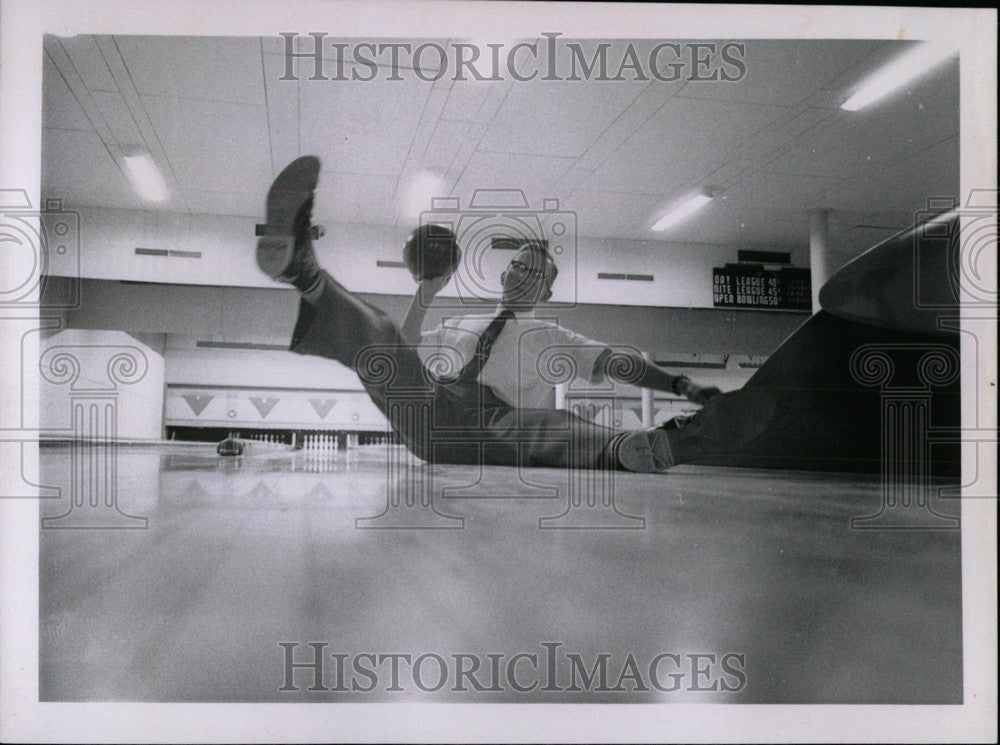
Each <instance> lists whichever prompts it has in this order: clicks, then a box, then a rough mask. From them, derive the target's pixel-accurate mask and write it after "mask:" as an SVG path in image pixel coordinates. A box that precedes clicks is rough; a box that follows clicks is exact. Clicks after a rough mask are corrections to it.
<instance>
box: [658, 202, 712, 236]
mask: <svg viewBox="0 0 1000 745" xmlns="http://www.w3.org/2000/svg"><path fill="white" fill-rule="evenodd" d="M711 201H712V197H711V196H710V195H708V194H705V193H698V194H693V195H692V196H690V197H688V198H687V199H685V200H684V201H683V202H680V203H679V204H677V205H676V206H675V207H672V208H671V209H670V211H669V212H667V213H666V214H665V215H664V216H663V217H661V218H660V219H659V220H657V221H656V222H655V223H653V230H655V231H657V232H660V231H662V230H666V229H667V228H669V227H671V226H673V225H676V224H677V223H679V222H680V221H681V220H683V219H684V218H686V217H690V216H691V215H693V214H694V213H695V212H697V211H698V210H700V209H701V208H702V207H704V206H705V205H706V204H708V203H709V202H711Z"/></svg>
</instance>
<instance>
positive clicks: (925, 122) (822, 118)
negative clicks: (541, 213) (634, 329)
mask: <svg viewBox="0 0 1000 745" xmlns="http://www.w3.org/2000/svg"><path fill="white" fill-rule="evenodd" d="M327 41H328V42H329V41H332V38H331V39H328V40H327ZM571 41H572V40H567V39H565V38H562V39H560V43H561V44H563V45H565V44H566V43H569V42H571ZM297 43H299V44H300V45H301V43H302V39H300V40H299V42H297ZM308 43H309V44H311V40H309V42H308ZM412 43H413V44H414V45H415V44H416V43H417V42H415V41H414V42H412ZM439 43H444V42H439ZM597 43H598V42H596V41H592V40H591V41H587V42H586V43H584V45H583V48H584V56H585V57H586V58H587V60H588V64H589V61H590V59H592V57H593V54H594V52H595V50H596V48H597V46H596V45H597ZM609 43H610V44H611V47H610V48H609V49H610V52H609V56H608V58H609V74H612V75H613V74H614V73H615V72H617V67H618V64H619V63H620V61H621V49H622V46H623V44H624V42H622V41H620V40H619V41H613V42H611V41H609ZM657 43H659V42H657V41H650V40H647V41H642V42H637V43H636V45H635V46H636V49H637V50H638V51H639V57H640V58H642V57H643V56H644V55H648V52H649V50H650V49H652V47H653V46H654V45H655V44H657ZM746 44H747V56H746V61H747V76H746V78H745V79H744V80H742V81H740V82H737V83H699V82H696V81H694V82H685V81H684V80H680V81H675V82H661V81H655V80H654V81H638V82H637V81H632V80H628V79H626V80H622V81H616V82H614V83H602V82H598V81H594V80H590V81H587V80H578V81H572V82H570V81H562V82H555V81H543V80H535V81H533V82H528V83H525V82H515V81H513V80H511V79H506V80H503V81H473V80H467V81H458V82H456V81H452V80H450V79H449V78H448V77H447V76H446V77H444V78H442V79H440V80H438V81H435V82H433V83H431V82H422V81H420V80H419V79H417V78H416V77H415V76H414V75H412V74H406V73H405V72H404V75H403V77H404V80H401V81H400V80H386V79H385V78H386V77H388V72H387V68H385V67H382V68H380V69H381V70H382V73H383V74H382V75H381V76H380V78H379V79H377V80H373V81H369V82H360V81H335V80H332V81H330V80H328V81H309V80H306V79H302V80H298V81H296V80H290V81H282V80H279V78H280V77H281V75H282V74H283V72H284V57H283V55H282V54H281V52H282V49H283V46H282V42H281V40H280V39H275V38H268V39H254V38H231V39H218V38H208V37H205V38H168V37H109V36H101V37H85V36H80V37H74V38H72V39H59V38H57V37H48V38H46V40H45V50H46V59H45V67H44V71H45V83H44V111H43V114H44V121H45V127H46V129H45V148H46V150H45V154H44V158H45V163H44V168H43V189H44V190H45V191H46V192H47V193H50V192H58V193H57V194H55V195H56V196H62V197H63V198H64V199H66V200H67V203H68V204H73V203H76V204H94V205H106V206H113V207H134V208H143V209H150V208H151V206H149V205H141V203H140V202H139V200H138V199H137V198H136V197H135V195H134V194H133V193H132V190H131V188H130V187H129V185H128V182H127V180H126V179H125V177H124V176H123V175H122V174H121V171H120V170H119V168H118V166H117V165H116V164H115V161H114V157H117V156H116V155H115V156H113V155H112V154H116V153H118V146H119V145H122V146H130V145H143V146H144V147H146V148H148V149H149V150H150V152H151V153H152V155H153V157H154V159H155V161H156V162H157V164H158V165H160V166H161V169H162V170H163V171H164V176H165V178H166V180H167V183H168V185H169V188H170V189H171V198H170V200H169V201H168V202H166V203H164V204H162V205H155V206H154V207H155V209H156V210H165V211H167V212H171V211H174V212H178V213H186V212H189V211H193V212H204V213H207V214H219V215H226V214H229V215H239V216H259V215H260V214H261V213H262V211H263V199H264V194H265V193H266V190H267V187H268V185H269V183H270V180H271V179H272V178H273V177H274V175H275V174H276V173H277V171H279V170H280V169H281V168H283V167H284V166H285V165H286V164H287V163H288V162H289V161H290V160H292V159H293V158H295V157H297V156H298V155H301V154H307V153H313V154H316V155H318V156H320V158H321V159H322V160H323V165H324V171H323V175H322V180H321V184H320V190H319V192H318V194H317V206H316V214H317V219H319V220H322V221H323V222H325V223H326V224H327V225H328V227H329V226H330V225H331V224H336V223H350V222H356V223H361V224H366V225H393V224H395V223H396V222H397V221H399V222H400V224H402V223H404V222H405V223H406V224H409V222H411V221H412V218H410V217H407V216H401V215H400V214H398V213H399V204H400V196H401V194H402V193H405V190H406V186H407V184H408V183H409V180H410V179H411V178H412V177H413V175H414V174H416V173H417V172H419V171H420V170H422V169H434V170H437V171H438V172H440V173H442V174H443V175H444V179H445V189H446V190H448V191H449V192H450V193H452V194H453V195H455V196H459V197H461V200H462V205H463V207H468V204H469V199H470V197H471V196H472V193H473V192H474V191H475V190H476V189H483V188H508V189H510V188H513V189H522V190H524V191H525V192H526V197H527V199H528V202H529V208H528V209H537V208H538V207H539V205H540V201H541V199H542V198H543V197H557V198H559V199H560V200H561V207H562V208H563V209H570V210H573V211H574V212H576V213H577V217H578V225H579V228H578V229H579V232H580V234H581V235H587V236H590V237H608V238H623V239H624V238H632V239H638V240H645V241H649V242H665V243H672V242H677V241H681V242H684V243H692V244H696V243H706V244H726V243H734V244H735V243H738V244H740V245H749V246H754V245H757V246H769V245H773V246H783V247H786V248H792V247H798V248H800V249H801V247H802V246H803V243H804V242H807V240H808V210H809V209H811V208H812V207H815V206H824V207H827V208H829V209H832V210H833V214H832V215H831V226H832V230H836V231H838V232H840V233H844V234H846V233H849V232H851V231H854V232H853V235H854V236H855V238H857V237H858V235H859V233H858V232H857V231H859V230H872V231H875V232H878V231H879V230H885V229H889V228H891V227H892V226H894V225H895V224H897V223H901V222H905V221H907V220H911V219H912V213H913V212H914V211H915V210H918V209H919V208H920V205H921V204H923V203H925V202H926V198H927V197H928V196H937V195H941V194H953V193H954V192H955V191H957V184H958V146H957V145H958V143H957V132H958V80H957V65H956V64H954V63H951V64H950V66H949V65H945V66H943V67H942V68H941V69H939V70H938V71H937V72H935V73H934V74H932V75H930V76H927V77H925V78H924V79H923V80H921V81H918V82H917V83H914V84H913V85H911V86H910V87H909V89H908V90H907V91H904V92H903V93H901V94H899V95H897V96H896V97H895V98H894V99H890V100H888V101H886V102H883V103H880V104H878V105H874V106H872V107H870V108H868V109H865V110H862V111H860V112H856V113H850V112H845V111H842V110H840V109H839V103H840V101H842V100H843V97H844V95H845V94H846V92H847V91H849V90H850V89H852V88H853V87H854V86H855V85H856V84H857V82H858V81H859V80H862V79H863V78H864V77H866V76H867V75H868V74H869V73H870V72H871V71H872V70H874V69H875V68H876V67H877V66H878V65H879V64H881V63H882V62H883V61H885V60H886V59H888V58H889V57H891V56H893V55H894V54H897V53H898V52H899V50H900V49H901V48H902V46H903V45H901V44H897V43H895V42H889V41H879V42H870V41H816V42H795V41H770V40H753V41H748V42H746ZM544 47H545V45H544V44H541V45H540V51H541V52H542V53H541V55H540V59H539V64H538V67H539V69H542V70H544V69H545V67H546V64H547V59H546V51H545V48H544ZM563 48H566V47H565V46H564V47H563ZM299 51H303V50H302V49H299ZM334 54H335V53H334V52H333V51H332V47H329V48H327V49H325V50H324V58H325V60H326V63H325V64H326V65H327V66H328V67H327V69H328V70H329V72H330V73H331V74H332V73H333V72H334V71H335V67H330V66H329V65H332V60H333V56H334ZM559 64H560V65H562V66H563V67H564V68H565V69H561V71H560V74H562V75H569V74H570V73H571V70H570V67H569V64H568V58H560V60H559ZM578 64H579V61H578ZM346 69H347V70H348V72H349V70H350V69H351V66H350V65H348V67H347V68H346ZM628 77H630V75H629V73H628V71H626V78H628ZM64 78H65V79H66V80H69V83H70V85H69V87H67V83H66V81H65V80H64ZM265 81H266V86H265ZM78 101H79V102H82V105H81V103H78ZM84 112H86V113H84ZM147 113H148V118H147ZM63 130H65V131H68V134H66V132H63ZM72 130H78V131H76V132H74V131H72ZM161 146H162V150H161ZM109 150H110V153H109ZM698 185H704V186H709V187H715V188H717V189H720V190H722V193H721V194H720V197H719V198H718V199H716V200H715V201H714V202H713V203H712V204H711V205H709V206H708V207H706V208H705V210H704V211H702V212H700V213H699V214H698V215H697V216H695V217H694V218H692V219H691V220H689V221H687V222H685V223H683V224H682V225H679V226H677V227H676V228H674V229H672V230H671V231H670V232H669V233H655V234H654V233H651V232H650V230H649V224H650V223H651V222H652V220H653V219H654V218H655V216H656V213H657V212H658V211H659V210H661V209H662V208H663V207H664V206H665V205H666V204H667V203H668V202H669V201H670V200H672V199H674V198H676V196H677V195H678V194H680V193H681V192H683V191H686V190H688V189H691V188H693V187H695V186H698ZM855 219H856V220H859V221H862V222H863V221H864V220H868V221H869V222H870V223H871V224H872V227H870V228H865V227H860V228H859V227H856V225H855V223H853V222H852V220H855ZM876 220H880V221H885V222H886V223H887V225H884V226H883V225H881V224H880V223H878V222H874V221H876ZM859 224H860V223H859ZM848 243H849V242H848ZM838 246H839V244H838ZM838 250H840V249H839V248H838Z"/></svg>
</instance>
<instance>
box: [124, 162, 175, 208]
mask: <svg viewBox="0 0 1000 745" xmlns="http://www.w3.org/2000/svg"><path fill="white" fill-rule="evenodd" d="M125 166H126V167H127V168H128V172H129V180H130V181H131V182H132V188H133V189H135V191H136V193H137V194H138V195H139V196H140V197H142V198H143V199H145V200H146V201H147V202H162V201H163V200H165V199H166V198H167V185H166V183H165V182H164V181H163V176H162V175H161V174H160V170H159V169H158V168H157V167H156V163H154V162H153V158H152V157H151V156H150V155H149V153H134V154H132V155H126V156H125Z"/></svg>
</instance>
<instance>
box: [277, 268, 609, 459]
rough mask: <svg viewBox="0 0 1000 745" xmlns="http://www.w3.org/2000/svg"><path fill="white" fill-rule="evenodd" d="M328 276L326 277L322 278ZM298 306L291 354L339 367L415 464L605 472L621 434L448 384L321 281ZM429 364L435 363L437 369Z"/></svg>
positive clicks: (343, 293) (364, 307)
mask: <svg viewBox="0 0 1000 745" xmlns="http://www.w3.org/2000/svg"><path fill="white" fill-rule="evenodd" d="M324 274H325V273H324ZM325 279H326V282H325V287H324V289H323V291H322V294H321V296H320V297H319V298H318V299H316V300H313V301H311V302H306V301H303V302H302V303H301V304H300V306H299V317H298V321H297V322H296V324H295V331H294V332H293V335H292V343H291V350H292V351H293V352H298V353H299V354H312V355H317V356H320V357H326V358H328V359H333V360H337V361H338V362H340V363H342V364H344V365H347V366H348V367H350V368H351V369H353V370H354V371H355V372H357V374H358V376H359V377H360V378H361V382H362V384H363V385H364V387H365V390H366V391H367V392H368V395H369V396H370V397H371V399H372V401H374V402H375V405H376V406H378V407H379V410H381V411H382V413H383V414H384V415H385V416H386V418H387V419H388V420H389V423H390V425H391V426H392V428H393V430H394V431H395V432H396V434H397V435H398V436H399V438H400V440H401V441H402V442H403V444H405V445H406V447H407V448H408V449H409V450H410V451H411V452H412V453H413V454H414V455H416V456H417V457H419V458H422V459H423V460H426V461H429V462H432V463H433V462H436V463H464V464H479V463H482V464H488V465H501V466H514V465H518V464H523V465H527V466H549V467H557V468H564V467H573V468H601V467H605V466H608V465H610V464H607V463H606V460H607V456H606V454H605V450H606V447H607V445H608V443H609V442H610V441H611V439H612V438H613V437H614V436H615V434H616V433H615V431H614V430H613V429H609V428H607V427H601V426H599V425H596V424H593V423H591V422H588V421H586V420H584V419H581V418H580V417H578V416H576V415H574V414H571V413H569V412H567V411H559V410H555V409H518V408H514V407H513V406H511V405H510V404H508V403H506V402H505V401H503V400H501V399H500V398H499V397H498V396H497V395H496V394H495V393H494V392H493V390H492V389H490V388H489V387H488V386H484V385H481V384H479V383H476V382H471V383H442V382H439V381H437V380H435V379H434V377H433V376H432V375H431V373H430V372H429V371H428V370H427V369H426V368H425V367H424V364H423V362H422V361H421V359H420V357H419V356H418V355H417V352H416V349H414V347H413V346H412V345H411V344H408V343H407V342H406V341H405V340H404V339H403V337H402V335H401V334H400V332H399V329H398V328H397V327H396V324H394V323H393V322H392V320H391V319H390V318H389V317H388V316H387V315H386V314H385V313H383V312H382V311H381V310H379V309H378V308H374V307H372V306H371V305H369V304H368V303H366V302H364V301H363V300H361V299H359V298H357V297H354V296H353V295H352V294H351V293H350V292H348V291H347V290H346V289H345V288H343V287H342V286H340V285H339V284H337V283H336V282H335V281H334V280H333V278H332V277H330V276H329V275H328V274H325ZM431 367H433V363H431Z"/></svg>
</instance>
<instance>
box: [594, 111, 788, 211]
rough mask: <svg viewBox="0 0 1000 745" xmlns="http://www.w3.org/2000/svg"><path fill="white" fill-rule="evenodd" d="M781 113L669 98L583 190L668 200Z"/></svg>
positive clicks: (713, 167) (726, 157)
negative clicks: (642, 194)
mask: <svg viewBox="0 0 1000 745" xmlns="http://www.w3.org/2000/svg"><path fill="white" fill-rule="evenodd" d="M781 112H782V109H780V108H777V107H774V106H760V105H756V104H734V103H731V102H727V101H708V100H699V99H684V100H680V99H677V98H672V99H671V100H670V101H668V102H667V103H666V104H665V105H664V106H663V107H662V108H661V109H660V110H659V111H657V112H656V114H655V115H654V116H653V117H651V118H650V119H649V120H648V121H647V122H646V123H645V124H644V125H643V126H642V128H641V129H640V130H639V131H638V132H636V134H635V135H633V136H632V137H631V138H630V139H629V140H628V142H626V143H625V144H624V145H623V146H622V147H621V148H620V149H619V150H618V151H617V152H615V153H614V155H613V156H612V158H611V159H610V160H609V161H608V162H607V163H606V164H605V165H604V166H602V167H601V168H599V169H598V170H597V171H596V172H595V173H594V175H593V176H592V177H591V178H589V179H587V180H586V181H585V182H584V183H585V184H586V187H585V188H587V189H588V190H596V189H599V188H605V189H608V190H609V191H622V192H629V193H655V194H660V195H661V196H663V197H664V198H667V197H669V196H670V194H671V192H673V191H674V190H675V189H677V188H680V187H681V186H683V185H684V184H685V183H687V182H688V181H689V180H690V179H692V178H694V177H697V176H701V175H708V174H709V173H711V172H712V171H714V170H715V169H716V168H718V167H719V166H720V165H722V164H723V163H724V162H726V160H728V156H729V154H730V153H731V152H732V151H733V150H734V149H735V148H736V146H737V145H739V144H740V143H741V142H743V141H744V140H746V139H747V138H748V137H750V136H751V135H752V134H753V133H754V132H757V131H759V130H761V129H762V128H763V127H765V126H766V125H767V124H768V123H769V122H770V121H772V120H773V119H775V118H777V117H778V116H780V115H781Z"/></svg>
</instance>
